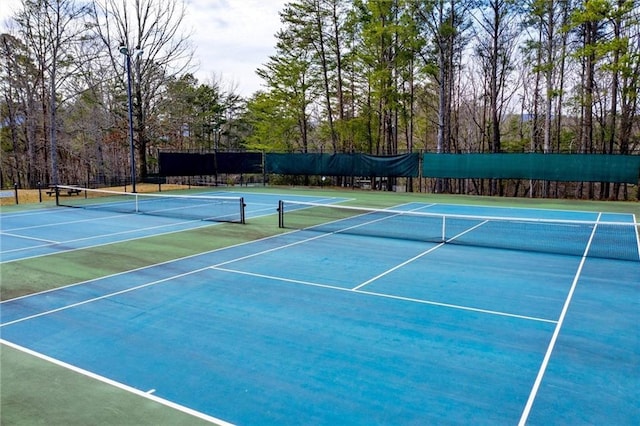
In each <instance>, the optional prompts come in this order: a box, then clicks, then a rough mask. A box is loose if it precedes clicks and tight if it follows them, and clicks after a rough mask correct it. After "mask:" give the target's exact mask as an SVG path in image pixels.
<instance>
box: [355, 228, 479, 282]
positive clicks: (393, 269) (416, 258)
mask: <svg viewBox="0 0 640 426" xmlns="http://www.w3.org/2000/svg"><path fill="white" fill-rule="evenodd" d="M487 222H488V221H487V220H485V221H483V222H481V223H478V224H477V225H475V226H472V227H471V228H469V229H467V230H466V231H463V232H461V233H459V234H458V235H456V236H454V237H452V238H449V239H448V240H447V241H446V242H447V243H448V242H450V241H453V240H455V239H456V238H458V237H461V236H463V235H464V234H466V233H468V232H471V231H473V230H474V229H476V228H479V227H481V226H482V225H484V224H485V223H487ZM444 245H445V243H440V244H438V245H437V246H435V247H431V248H430V249H429V250H426V251H423V252H422V253H420V254H418V255H417V256H414V257H412V258H411V259H409V260H406V261H404V262H402V263H400V264H399V265H396V266H394V267H393V268H391V269H388V270H386V271H384V272H382V273H381V274H378V275H376V276H375V277H373V278H371V279H369V280H367V281H365V282H363V283H362V284H359V285H357V286H355V287H354V288H353V290H359V289H361V288H362V287H364V286H366V285H367V284H371V283H372V282H374V281H377V280H378V279H380V278H382V277H384V276H385V275H388V274H390V273H391V272H393V271H396V270H398V269H400V268H402V267H403V266H406V265H408V264H409V263H411V262H414V261H416V260H418V259H420V258H421V257H423V256H426V255H427V254H429V253H431V252H433V251H435V250H437V249H439V248H440V247H442V246H444Z"/></svg>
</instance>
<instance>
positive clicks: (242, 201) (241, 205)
mask: <svg viewBox="0 0 640 426" xmlns="http://www.w3.org/2000/svg"><path fill="white" fill-rule="evenodd" d="M245 207H247V205H246V204H245V203H244V197H240V223H241V224H243V225H244V224H245V223H246V222H245V216H244V208H245Z"/></svg>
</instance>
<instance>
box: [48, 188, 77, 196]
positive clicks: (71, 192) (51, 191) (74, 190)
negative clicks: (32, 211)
mask: <svg viewBox="0 0 640 426" xmlns="http://www.w3.org/2000/svg"><path fill="white" fill-rule="evenodd" d="M76 186H77V185H72V187H67V188H58V186H57V185H49V189H48V190H47V195H49V196H52V195H54V194H55V193H56V192H58V194H61V193H62V192H66V193H67V195H79V194H80V192H82V190H81V189H80V188H79V187H76Z"/></svg>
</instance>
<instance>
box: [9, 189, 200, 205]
mask: <svg viewBox="0 0 640 426" xmlns="http://www.w3.org/2000/svg"><path fill="white" fill-rule="evenodd" d="M187 188H188V187H187V186H186V185H173V184H164V185H162V190H163V191H173V190H178V189H187ZM103 189H109V190H112V191H125V187H123V186H118V187H114V188H103ZM126 190H127V191H131V187H130V186H128V187H127V188H126ZM136 190H137V191H138V192H157V191H158V185H157V184H152V183H139V184H137V185H136ZM46 191H47V189H46V188H43V189H41V190H40V191H39V190H37V189H18V204H30V203H39V202H40V197H42V202H43V203H48V202H55V196H52V195H47V193H46ZM2 192H4V193H6V194H8V193H9V192H10V193H11V196H8V197H2V198H0V205H1V206H12V205H15V204H16V198H15V192H14V190H13V189H4V190H2Z"/></svg>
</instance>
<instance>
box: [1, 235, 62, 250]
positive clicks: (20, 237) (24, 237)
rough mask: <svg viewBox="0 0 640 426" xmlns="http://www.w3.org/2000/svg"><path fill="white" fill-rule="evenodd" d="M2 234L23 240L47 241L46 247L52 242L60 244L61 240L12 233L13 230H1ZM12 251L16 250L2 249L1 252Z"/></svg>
mask: <svg viewBox="0 0 640 426" xmlns="http://www.w3.org/2000/svg"><path fill="white" fill-rule="evenodd" d="M0 235H6V236H8V237H14V238H19V239H22V240H30V241H42V242H45V243H47V244H45V245H44V246H45V247H46V246H48V245H50V244H60V242H59V241H55V240H46V239H44V238H36V237H28V236H26V235H19V234H12V233H11V232H0ZM31 247H34V246H31ZM35 247H42V246H35ZM15 250H24V249H23V248H22V249H15ZM12 251H14V250H7V251H0V253H10V252H12Z"/></svg>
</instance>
